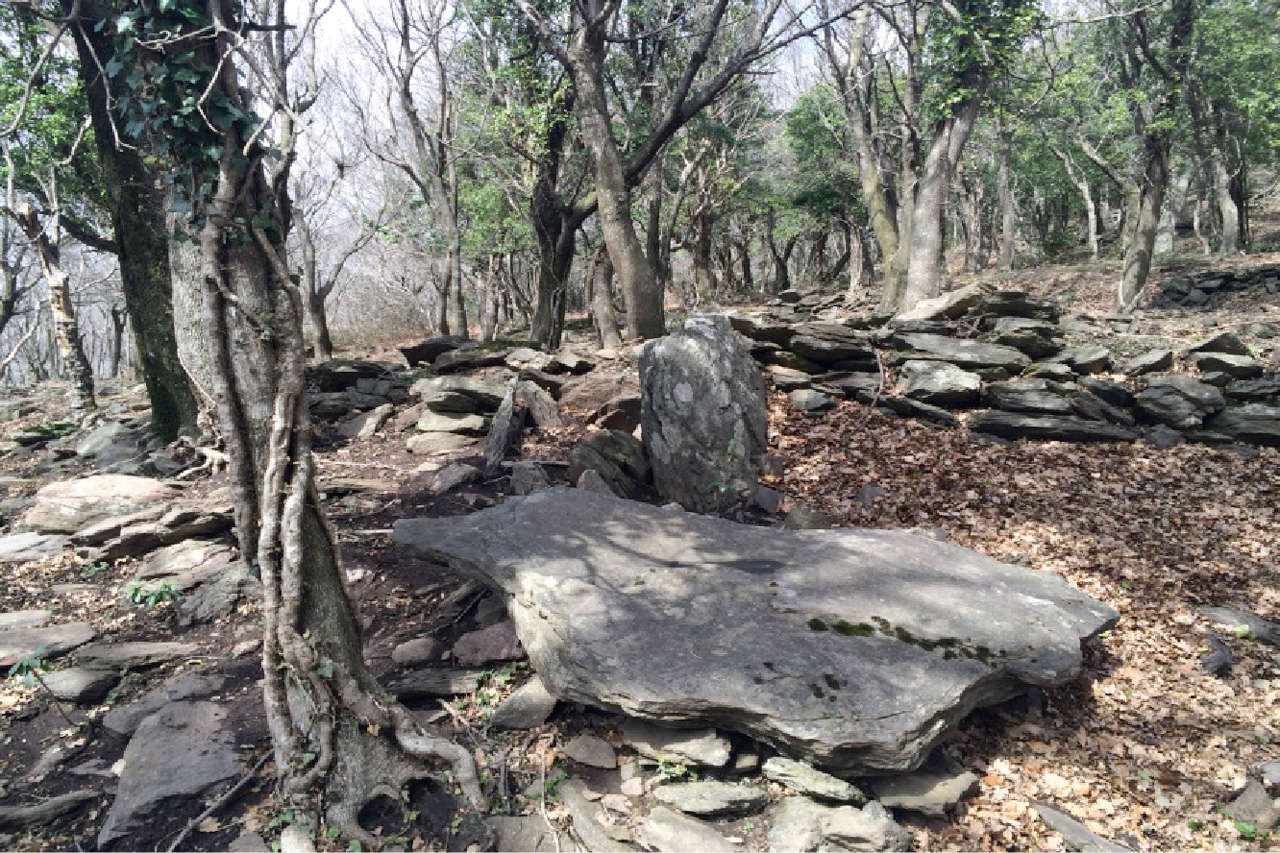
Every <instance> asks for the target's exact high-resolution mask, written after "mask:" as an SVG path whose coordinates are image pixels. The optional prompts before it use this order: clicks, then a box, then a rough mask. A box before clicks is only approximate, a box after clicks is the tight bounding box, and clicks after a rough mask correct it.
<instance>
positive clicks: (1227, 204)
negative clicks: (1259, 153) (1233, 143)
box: [1211, 148, 1240, 255]
mask: <svg viewBox="0 0 1280 853" xmlns="http://www.w3.org/2000/svg"><path fill="white" fill-rule="evenodd" d="M1211 157H1212V169H1213V196H1214V201H1215V202H1216V203H1217V205H1218V218H1219V220H1220V223H1221V227H1222V237H1221V241H1220V242H1219V244H1218V251H1219V252H1220V253H1222V254H1224V255H1234V254H1235V253H1236V252H1238V251H1240V215H1239V212H1238V211H1237V209H1236V202H1235V199H1234V198H1233V197H1232V193H1231V176H1230V175H1229V174H1228V173H1227V166H1226V160H1225V158H1224V157H1223V155H1222V151H1221V149H1218V148H1215V149H1213V152H1212V154H1211Z"/></svg>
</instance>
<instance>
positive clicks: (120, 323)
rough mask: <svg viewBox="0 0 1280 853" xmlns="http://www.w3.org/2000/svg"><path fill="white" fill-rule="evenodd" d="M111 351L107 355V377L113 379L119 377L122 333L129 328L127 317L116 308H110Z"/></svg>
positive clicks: (122, 352)
mask: <svg viewBox="0 0 1280 853" xmlns="http://www.w3.org/2000/svg"><path fill="white" fill-rule="evenodd" d="M110 319H111V349H110V352H109V355H108V363H107V375H108V376H110V377H112V378H113V379H114V378H118V377H119V376H120V362H121V360H122V358H123V355H124V333H125V329H127V328H128V326H129V315H128V313H127V312H125V311H122V310H121V309H120V308H117V307H116V306H114V305H113V306H111V315H110Z"/></svg>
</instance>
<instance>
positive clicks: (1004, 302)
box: [970, 290, 1062, 323]
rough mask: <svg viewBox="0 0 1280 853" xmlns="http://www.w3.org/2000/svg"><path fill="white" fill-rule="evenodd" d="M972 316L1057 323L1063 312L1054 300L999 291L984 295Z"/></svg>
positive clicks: (1015, 291)
mask: <svg viewBox="0 0 1280 853" xmlns="http://www.w3.org/2000/svg"><path fill="white" fill-rule="evenodd" d="M970 313H971V314H979V315H986V316H993V317H1026V318H1028V319H1031V320H1043V321H1044V322H1046V323H1056V322H1058V320H1059V319H1061V314H1062V311H1061V309H1060V308H1059V307H1058V303H1056V302H1054V301H1053V300H1052V299H1041V298H1039V297H1037V296H1032V295H1030V294H1029V293H1027V292H1026V291H1022V290H997V291H995V292H992V293H987V294H984V295H983V297H982V299H981V300H980V301H979V302H978V304H977V305H976V306H974V308H973V310H972V311H971V312H970Z"/></svg>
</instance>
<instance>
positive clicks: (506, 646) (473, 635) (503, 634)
mask: <svg viewBox="0 0 1280 853" xmlns="http://www.w3.org/2000/svg"><path fill="white" fill-rule="evenodd" d="M523 657H524V649H522V648H521V647H520V640H519V638H518V637H517V636H516V630H515V626H514V625H512V623H511V620H510V619H504V620H502V621H501V622H498V623H497V624H496V625H490V626H489V627H487V628H481V629H480V630H479V631H471V632H470V633H467V634H463V635H462V636H461V637H459V638H458V642H456V643H454V645H453V659H454V660H456V661H457V662H458V663H460V664H462V665H463V666H476V665H477V664H482V663H494V662H499V661H508V660H520V659H521V658H523Z"/></svg>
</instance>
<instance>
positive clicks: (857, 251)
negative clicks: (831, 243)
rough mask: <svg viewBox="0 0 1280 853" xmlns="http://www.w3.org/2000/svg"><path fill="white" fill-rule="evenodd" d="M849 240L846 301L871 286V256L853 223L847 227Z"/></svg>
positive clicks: (859, 296)
mask: <svg viewBox="0 0 1280 853" xmlns="http://www.w3.org/2000/svg"><path fill="white" fill-rule="evenodd" d="M849 240H850V241H851V245H850V247H849V289H848V290H847V291H846V292H845V297H844V298H845V301H847V302H853V301H855V300H857V299H860V298H861V297H862V296H863V295H864V294H865V293H866V292H867V290H868V289H869V288H870V287H871V258H870V256H869V254H868V252H867V241H866V240H865V239H863V236H862V229H861V228H859V227H858V226H856V225H855V226H854V227H853V228H851V229H849Z"/></svg>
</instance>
